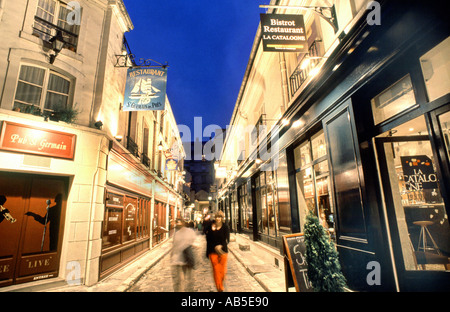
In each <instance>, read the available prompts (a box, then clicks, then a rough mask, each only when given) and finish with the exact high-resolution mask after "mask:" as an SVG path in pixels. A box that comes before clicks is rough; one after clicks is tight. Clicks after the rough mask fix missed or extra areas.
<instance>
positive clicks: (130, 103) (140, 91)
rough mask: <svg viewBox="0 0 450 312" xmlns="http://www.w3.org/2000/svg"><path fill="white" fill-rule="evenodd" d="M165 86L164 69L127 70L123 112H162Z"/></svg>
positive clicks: (165, 75)
mask: <svg viewBox="0 0 450 312" xmlns="http://www.w3.org/2000/svg"><path fill="white" fill-rule="evenodd" d="M166 84H167V69H166V68H129V69H128V71H127V82H126V86H125V96H124V101H123V110H124V111H142V110H164V108H165V99H166Z"/></svg>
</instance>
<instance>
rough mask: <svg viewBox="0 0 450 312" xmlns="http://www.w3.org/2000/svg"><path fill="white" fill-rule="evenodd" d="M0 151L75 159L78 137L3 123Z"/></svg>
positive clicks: (7, 122)
mask: <svg viewBox="0 0 450 312" xmlns="http://www.w3.org/2000/svg"><path fill="white" fill-rule="evenodd" d="M1 129H2V130H1V134H0V150H7V151H11V152H19V153H25V154H36V155H41V156H49V157H56V158H65V159H73V157H74V153H75V140H76V135H75V134H71V133H65V132H59V131H53V130H48V129H39V128H34V127H32V126H28V125H23V124H17V123H12V122H9V121H3V124H2V128H1Z"/></svg>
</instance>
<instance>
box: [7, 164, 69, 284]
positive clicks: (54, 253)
mask: <svg viewBox="0 0 450 312" xmlns="http://www.w3.org/2000/svg"><path fill="white" fill-rule="evenodd" d="M68 180H69V179H68V178H66V177H53V176H43V175H34V174H24V173H13V172H0V193H1V194H0V195H4V196H5V198H6V202H5V203H4V204H3V207H4V208H5V209H8V210H9V213H10V215H11V216H12V217H13V218H14V219H15V220H16V221H15V222H13V223H11V222H9V221H8V220H6V219H3V220H2V222H1V223H0V237H1V244H0V286H8V285H12V284H20V283H25V282H30V281H36V280H42V279H47V278H52V277H57V276H58V271H59V261H60V252H61V246H62V240H63V239H62V234H63V233H64V220H65V213H66V200H67V190H68ZM48 200H49V202H47V201H48ZM47 211H48V216H47ZM46 216H47V218H46ZM45 220H47V223H46V222H45ZM45 224H46V226H45Z"/></svg>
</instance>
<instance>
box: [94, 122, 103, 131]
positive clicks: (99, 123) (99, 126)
mask: <svg viewBox="0 0 450 312" xmlns="http://www.w3.org/2000/svg"><path fill="white" fill-rule="evenodd" d="M94 126H95V128H97V129H98V130H102V127H103V122H102V121H101V120H99V121H97V122H96V123H95V124H94Z"/></svg>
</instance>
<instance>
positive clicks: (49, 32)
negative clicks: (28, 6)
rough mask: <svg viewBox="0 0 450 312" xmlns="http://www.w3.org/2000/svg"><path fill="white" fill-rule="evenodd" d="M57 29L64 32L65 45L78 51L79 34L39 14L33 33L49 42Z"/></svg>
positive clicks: (35, 18) (35, 20)
mask: <svg viewBox="0 0 450 312" xmlns="http://www.w3.org/2000/svg"><path fill="white" fill-rule="evenodd" d="M57 30H60V31H61V32H62V35H63V37H64V42H65V44H66V46H65V47H66V48H67V49H69V50H71V51H73V52H76V51H77V45H78V34H76V33H73V32H71V31H69V30H67V29H64V28H62V27H59V26H58V25H55V24H52V23H50V22H49V21H47V20H45V19H43V18H40V17H39V16H35V17H34V25H33V34H34V35H36V36H38V37H39V38H41V39H42V40H44V41H47V42H48V41H49V40H50V39H51V38H52V37H53V36H54V35H55V34H56V31H57Z"/></svg>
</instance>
